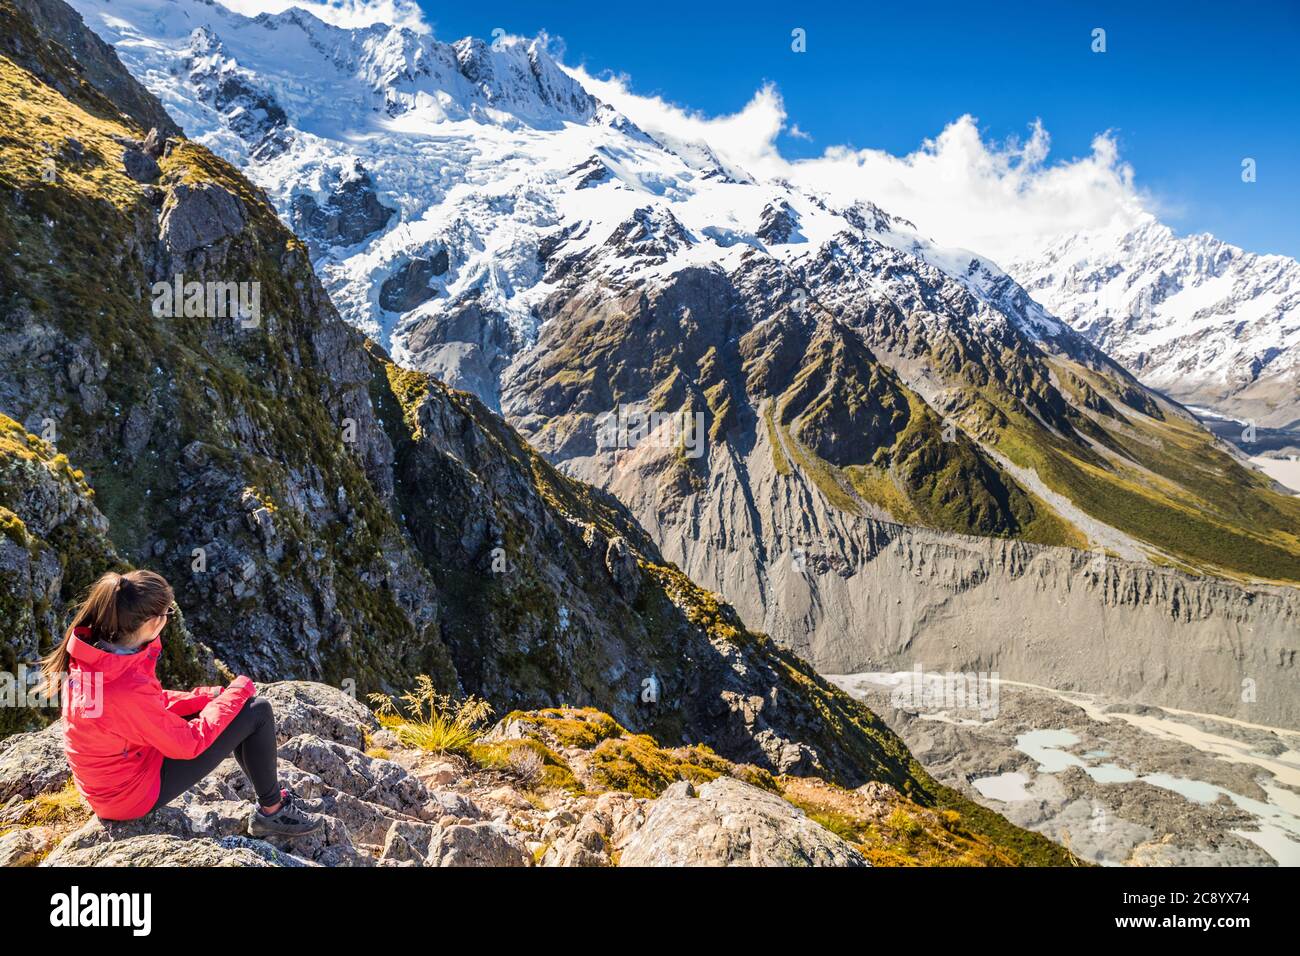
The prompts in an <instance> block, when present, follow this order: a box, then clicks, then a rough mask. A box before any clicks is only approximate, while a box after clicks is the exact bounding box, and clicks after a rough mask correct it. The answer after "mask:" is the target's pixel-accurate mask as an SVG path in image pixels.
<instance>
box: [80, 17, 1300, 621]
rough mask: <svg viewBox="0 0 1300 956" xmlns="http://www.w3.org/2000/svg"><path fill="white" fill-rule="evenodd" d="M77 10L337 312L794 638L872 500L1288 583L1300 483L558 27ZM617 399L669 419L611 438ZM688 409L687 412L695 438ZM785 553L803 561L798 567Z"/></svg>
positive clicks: (894, 510) (825, 613)
mask: <svg viewBox="0 0 1300 956" xmlns="http://www.w3.org/2000/svg"><path fill="white" fill-rule="evenodd" d="M74 5H75V6H76V7H77V9H78V10H79V11H80V12H81V13H82V14H83V16H85V18H86V21H87V23H88V25H89V26H90V27H91V28H92V29H94V30H96V31H99V32H100V33H101V34H102V35H103V36H104V38H105V39H107V40H108V41H109V42H111V43H113V44H114V45H115V46H116V48H117V50H118V53H119V55H120V56H121V57H122V59H123V61H124V62H125V63H126V65H127V66H128V67H129V68H130V69H131V70H132V72H133V73H134V74H135V75H136V76H137V77H138V78H139V79H141V80H142V81H143V82H144V83H145V84H146V85H147V86H148V87H149V88H150V89H151V90H152V91H153V92H155V93H156V94H157V95H158V96H159V97H160V98H161V99H162V100H163V102H164V103H165V104H166V105H167V107H168V109H169V110H171V111H172V113H173V115H175V117H176V118H177V119H178V120H179V122H180V123H181V124H182V126H183V127H184V128H185V130H186V132H187V133H188V135H190V136H191V137H192V138H194V139H196V140H197V141H199V142H200V143H202V144H204V145H206V146H208V147H209V148H211V149H212V150H214V151H215V152H218V153H220V154H222V155H224V156H226V157H227V158H230V159H232V160H234V161H236V162H238V163H240V164H241V165H242V166H243V169H244V171H245V173H246V174H247V176H248V177H249V178H250V179H252V180H253V181H254V182H256V183H257V184H258V185H260V186H261V187H262V188H263V189H265V190H266V192H267V194H268V195H269V197H270V198H271V200H272V202H273V203H274V204H275V206H276V208H277V210H278V211H279V213H280V215H281V216H282V217H283V218H284V219H285V220H286V221H287V222H288V223H289V224H290V225H291V226H292V227H293V228H294V231H295V232H296V233H298V235H300V236H301V237H303V239H304V240H305V241H306V242H307V243H308V246H309V247H310V249H311V252H312V258H313V261H314V262H315V265H316V269H317V272H318V273H319V274H320V276H321V278H322V280H323V281H324V283H325V284H326V286H327V288H328V290H329V292H330V296H331V299H332V300H333V302H334V304H335V305H336V306H337V307H338V309H339V310H340V311H341V312H342V314H343V315H344V317H345V318H347V319H348V320H349V321H350V322H352V323H353V324H354V325H356V326H358V327H360V328H361V329H363V330H365V331H366V332H367V333H368V334H370V335H372V336H373V337H374V338H376V339H377V340H379V341H380V342H381V343H382V344H384V345H385V346H386V347H387V348H388V349H389V351H390V353H391V354H392V356H393V358H394V359H396V360H397V361H399V362H401V363H403V364H406V365H409V366H413V367H416V368H419V369H422V370H425V371H429V372H432V373H434V374H435V375H436V376H437V377H439V378H441V379H443V380H445V381H446V382H448V383H449V384H451V385H453V386H455V387H458V388H463V389H467V390H470V391H473V392H476V393H477V394H478V395H479V396H480V397H481V398H483V399H484V400H485V401H486V402H487V403H488V404H489V405H491V406H492V407H493V408H495V409H497V410H500V411H501V412H502V413H503V414H504V416H505V417H506V418H507V419H508V420H509V421H510V423H511V424H513V425H514V426H515V427H516V428H518V429H519V430H520V431H521V432H522V433H524V435H525V437H526V438H528V439H529V441H530V442H531V443H532V444H533V445H534V447H536V448H537V449H538V450H539V451H541V452H542V454H543V455H545V456H546V457H547V458H549V459H550V460H551V461H552V462H553V463H555V464H557V465H558V466H560V467H561V468H563V469H564V470H565V471H566V472H568V473H569V474H571V475H574V476H577V477H581V478H584V479H586V480H588V481H590V482H592V483H593V484H596V485H598V486H601V487H604V488H607V489H609V490H611V491H613V492H614V493H615V494H616V495H617V496H618V497H620V498H621V499H622V500H623V502H624V503H625V504H626V505H627V506H628V507H629V508H631V509H632V511H633V513H634V514H635V515H636V516H637V517H638V519H640V520H641V521H642V523H643V524H644V525H645V526H646V527H647V529H649V530H650V532H651V533H652V535H654V537H655V538H656V540H657V542H658V543H659V544H660V546H661V547H662V548H663V550H664V552H665V554H667V555H668V556H669V557H670V558H671V559H672V560H674V561H677V562H678V563H679V564H680V565H681V566H682V567H683V568H684V569H685V570H686V571H687V572H688V573H690V574H691V575H692V576H693V577H695V578H696V579H697V580H699V581H701V582H702V583H704V584H706V585H707V586H709V587H712V588H715V589H717V590H719V591H721V592H722V593H723V594H725V595H727V596H728V597H729V598H731V599H732V600H733V601H735V602H736V603H737V604H738V606H740V607H741V608H742V610H743V611H744V613H745V614H746V616H747V618H748V619H749V620H750V621H751V622H753V623H755V624H760V625H761V626H762V627H763V628H764V629H766V630H768V631H770V632H772V633H775V634H779V635H783V636H785V637H787V638H789V640H790V641H791V642H796V641H801V640H806V639H807V635H808V634H810V633H818V634H822V635H830V636H834V635H844V634H850V633H852V634H856V633H857V632H858V629H859V628H860V626H861V625H860V620H859V619H860V617H861V612H862V609H861V608H860V607H858V605H857V604H856V603H855V600H856V598H854V597H853V595H852V594H851V593H850V592H849V591H847V590H846V588H847V587H848V585H847V584H846V582H847V581H850V580H861V581H865V580H866V577H860V575H866V576H868V577H869V576H870V575H874V574H878V573H885V572H882V571H880V569H881V568H892V569H893V570H889V571H888V572H887V574H886V577H888V576H889V575H892V574H893V573H894V571H896V570H897V567H896V566H895V564H894V563H891V562H896V561H897V560H898V559H899V554H902V553H904V552H891V553H890V554H891V556H890V557H889V558H888V559H887V560H884V559H882V560H884V563H882V564H880V565H879V566H876V565H874V564H873V562H875V561H876V559H877V558H878V557H880V556H881V554H882V549H883V548H884V547H885V546H886V543H887V542H889V541H891V540H895V539H894V537H893V536H894V535H897V534H898V533H899V531H898V530H897V528H898V525H897V524H895V525H892V526H891V530H882V529H881V526H880V525H879V524H878V522H881V521H892V522H897V523H899V524H903V525H921V526H925V527H926V528H927V529H929V530H930V531H931V532H933V533H935V534H941V535H949V537H948V538H944V539H943V541H944V543H943V544H942V545H940V548H941V549H944V548H950V547H954V546H956V545H954V544H952V542H953V541H955V540H968V539H967V538H965V537H960V538H952V537H951V534H952V533H953V532H958V533H960V535H961V536H982V537H1006V538H1017V539H1020V540H1022V541H1026V542H1033V543H1037V544H1049V545H1066V546H1070V547H1074V548H1097V549H1104V550H1105V551H1106V552H1110V553H1114V554H1118V555H1120V556H1122V557H1125V558H1132V559H1137V560H1142V559H1146V558H1151V559H1154V560H1158V561H1160V562H1162V563H1166V564H1175V565H1177V566H1181V567H1191V568H1198V569H1202V570H1215V571H1218V570H1227V571H1230V572H1232V573H1236V574H1241V575H1244V576H1249V577H1254V578H1257V579H1258V578H1262V579H1268V580H1274V581H1279V580H1280V581H1295V580H1300V560H1297V557H1296V554H1295V553H1294V551H1293V550H1292V548H1293V544H1294V542H1293V539H1292V538H1289V537H1287V536H1285V534H1282V533H1280V532H1278V533H1275V532H1277V529H1279V528H1282V527H1286V526H1288V525H1289V524H1290V525H1293V524H1294V520H1295V517H1293V516H1292V513H1291V511H1290V509H1294V508H1295V507H1297V505H1296V503H1295V502H1294V501H1292V500H1291V499H1290V498H1289V497H1287V498H1283V497H1282V496H1279V495H1276V494H1275V493H1274V492H1273V491H1272V490H1271V488H1270V486H1269V482H1268V481H1267V479H1265V478H1264V477H1263V476H1262V475H1259V474H1257V473H1253V472H1250V471H1248V470H1246V469H1244V468H1243V467H1242V466H1241V464H1240V462H1239V461H1238V460H1237V459H1235V458H1233V457H1232V456H1231V455H1230V454H1229V453H1228V452H1227V451H1226V450H1225V449H1224V447H1223V446H1221V445H1219V444H1217V443H1216V442H1215V441H1214V439H1213V438H1212V437H1211V436H1210V435H1209V434H1208V433H1205V432H1204V431H1203V430H1201V429H1200V428H1199V426H1198V425H1197V424H1196V422H1195V421H1194V420H1193V418H1192V417H1191V416H1189V415H1188V414H1187V413H1186V412H1185V411H1184V410H1183V409H1181V408H1180V407H1178V406H1176V405H1174V404H1172V403H1170V402H1168V401H1166V400H1164V399H1163V398H1162V397H1161V396H1159V395H1156V394H1153V393H1152V392H1150V391H1148V390H1147V389H1146V388H1144V387H1143V386H1142V385H1141V384H1140V383H1139V382H1138V380H1137V379H1135V378H1134V377H1133V376H1132V375H1131V374H1130V373H1129V372H1127V371H1125V370H1124V369H1123V368H1122V367H1120V366H1119V365H1118V364H1116V363H1115V362H1114V361H1112V359H1110V358H1109V357H1108V356H1107V355H1106V354H1105V353H1104V352H1103V351H1102V350H1101V349H1099V348H1097V347H1096V346H1094V345H1093V344H1091V343H1090V342H1088V341H1087V339H1086V338H1084V337H1083V336H1082V335H1080V334H1079V333H1077V332H1076V331H1074V330H1073V329H1072V328H1070V326H1069V325H1068V324H1066V323H1065V322H1062V321H1060V320H1058V319H1057V318H1055V317H1054V316H1053V315H1052V314H1051V312H1050V311H1049V310H1048V309H1046V308H1044V307H1043V305H1042V304H1040V303H1039V302H1036V301H1035V300H1034V299H1033V298H1031V296H1030V294H1029V293H1028V292H1026V290H1025V288H1023V287H1022V286H1021V285H1019V284H1018V283H1017V282H1016V281H1015V279H1013V278H1012V276H1011V275H1008V274H1007V273H1005V272H1004V271H1002V270H1001V269H1000V268H998V266H996V265H994V264H993V263H992V262H990V261H989V260H987V259H985V258H982V257H981V256H979V255H976V254H974V253H972V252H969V251H966V250H961V249H949V248H942V247H939V246H937V245H936V244H934V243H933V242H931V241H929V240H928V239H927V238H926V237H925V236H924V235H922V234H921V233H920V232H919V231H918V230H917V229H916V228H915V227H914V226H913V225H912V224H911V223H909V222H907V221H905V220H903V219H901V218H899V217H897V216H893V215H891V214H890V213H889V212H887V211H885V210H881V209H880V208H878V207H876V206H874V205H872V204H871V203H869V202H866V201H858V202H854V203H851V204H848V205H845V204H844V203H843V202H839V203H837V202H834V201H831V200H830V199H828V198H827V197H826V196H825V195H823V194H820V193H818V192H816V191H813V190H809V189H806V188H800V187H795V186H793V185H791V184H790V183H789V182H786V181H784V180H781V179H759V178H756V177H755V176H753V175H751V174H750V171H747V170H744V169H738V168H735V166H734V165H733V164H730V163H725V162H723V161H721V160H720V159H719V157H718V155H717V153H716V152H715V151H714V150H711V149H710V148H709V147H708V145H707V144H704V143H692V142H682V141H676V140H673V141H668V140H665V139H660V138H656V137H655V136H652V135H650V134H648V133H647V132H645V131H644V130H642V129H640V128H638V127H637V126H636V124H634V123H633V122H631V121H630V120H629V119H628V118H627V117H626V116H624V115H622V114H620V113H619V112H618V111H616V110H614V109H612V108H611V107H609V106H608V105H607V104H604V103H602V102H600V101H598V100H597V99H595V98H594V97H593V96H591V95H590V94H589V93H588V92H587V91H586V90H585V89H584V88H583V87H582V85H581V84H580V83H579V82H578V81H577V80H576V79H575V78H574V77H573V76H571V75H570V74H569V73H567V72H566V71H565V70H564V69H563V68H562V67H561V66H560V65H559V64H558V63H557V62H556V61H555V60H554V59H553V58H552V57H551V56H550V55H549V54H548V52H547V43H546V41H545V38H538V39H534V40H531V41H526V40H520V39H511V38H508V37H502V38H501V39H500V40H498V41H496V42H494V43H493V44H490V45H488V44H484V43H483V42H481V41H477V40H472V39H465V40H459V41H457V42H455V43H450V44H449V43H444V42H441V41H439V40H437V39H434V38H433V37H431V36H429V35H427V34H421V33H414V32H411V31H409V30H403V29H400V28H394V27H388V26H383V25H375V26H371V27H367V28H364V29H342V28H338V27H334V26H330V25H327V24H325V23H322V22H321V21H319V20H317V19H316V18H314V17H312V16H311V15H309V14H306V13H304V12H302V11H300V10H289V11H287V12H285V13H282V14H277V15H266V14H263V15H261V16H258V17H256V18H248V17H243V16H239V15H237V14H234V13H232V12H230V11H229V10H227V9H225V8H224V7H221V6H219V5H217V4H215V3H212V2H210V0H75V2H74ZM616 411H617V412H618V414H619V415H620V416H622V415H623V414H624V413H626V412H629V411H630V412H631V413H633V414H636V415H649V414H650V413H653V414H654V415H655V416H657V417H656V418H655V419H654V421H656V422H657V423H658V425H656V428H658V426H659V425H662V426H663V428H664V429H666V431H663V432H659V433H657V439H658V440H655V441H651V440H649V439H650V437H651V434H650V432H643V431H642V430H641V429H640V428H639V427H638V426H635V425H634V426H633V428H632V432H633V433H634V434H635V436H636V437H635V438H633V439H632V440H631V441H630V443H627V444H623V443H621V439H620V444H618V445H616V446H615V447H610V446H608V445H606V444H604V443H602V440H601V436H600V424H599V423H600V422H602V421H603V420H605V416H607V415H608V414H609V413H611V412H616ZM697 417H698V418H697ZM688 419H690V420H698V421H700V422H701V425H700V431H701V432H702V433H704V434H706V435H707V441H705V442H703V443H702V444H703V445H704V446H707V447H703V448H701V443H699V442H696V443H695V444H693V445H692V447H691V448H690V449H689V453H687V451H688V450H687V449H686V448H685V446H684V443H683V436H682V435H676V436H674V435H673V434H672V430H673V428H675V427H678V426H679V425H680V424H681V423H683V422H686V421H687V420H688ZM694 437H695V438H696V439H698V438H699V437H700V436H699V435H695V436H694ZM642 439H645V440H644V441H642ZM697 451H699V452H701V453H700V454H699V455H695V452H697ZM1193 488H1194V489H1195V498H1196V500H1197V501H1198V502H1200V508H1199V510H1198V511H1196V512H1194V513H1191V512H1188V511H1187V509H1186V504H1185V502H1186V500H1188V499H1189V498H1191V497H1193V495H1192V492H1191V491H1190V489H1193ZM1247 516H1248V517H1247ZM1296 517H1300V515H1297V516H1296ZM1189 529H1190V530H1189ZM796 550H797V551H799V552H801V553H808V554H811V555H812V559H811V563H807V562H805V563H803V564H801V565H800V566H799V567H798V568H797V569H796V570H791V564H790V561H789V560H788V555H789V554H790V553H792V552H794V551H796ZM907 553H910V552H907ZM909 560H910V559H909ZM1009 560H1010V563H1011V564H1012V565H1015V566H1017V567H1018V566H1019V560H1020V559H1019V558H1013V559H1009ZM868 566H871V568H872V569H871V570H868ZM809 569H811V570H809ZM805 571H806V572H807V574H806V575H805ZM916 573H917V574H919V573H920V572H919V571H918V572H916ZM913 576H914V575H912V574H911V572H908V579H909V580H910V579H911V577H913ZM976 577H977V578H978V579H979V580H981V581H982V580H989V578H988V577H987V572H981V573H980V574H977V575H976ZM900 580H901V579H900ZM972 580H974V579H972ZM864 586H867V585H864ZM897 586H898V582H897V581H893V580H892V579H891V580H888V581H887V580H885V579H884V578H881V579H880V580H878V581H876V582H875V583H874V584H871V585H869V587H870V588H873V589H874V588H883V589H885V590H886V591H888V590H889V589H891V588H896V587H897ZM788 592H789V593H797V595H802V597H797V599H793V600H791V599H789V593H788ZM882 593H883V592H882ZM782 595H786V598H784V599H783V598H782V597H781V596H782ZM926 617H927V614H926V613H924V612H918V616H917V617H916V618H913V617H911V616H910V614H905V615H903V617H900V619H899V622H898V624H899V627H900V628H901V630H900V631H899V632H898V633H899V634H900V635H902V634H903V633H904V632H905V631H907V630H908V629H909V628H911V627H912V623H913V622H914V621H921V620H924V619H925V618H926ZM835 639H836V640H838V639H839V637H835ZM900 640H902V641H904V644H903V645H900V646H905V643H906V640H905V639H904V638H902V637H900Z"/></svg>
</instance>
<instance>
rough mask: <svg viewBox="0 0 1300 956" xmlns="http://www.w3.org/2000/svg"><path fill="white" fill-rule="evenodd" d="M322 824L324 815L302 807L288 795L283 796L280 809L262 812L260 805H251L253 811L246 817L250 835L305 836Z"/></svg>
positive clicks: (323, 823)
mask: <svg viewBox="0 0 1300 956" xmlns="http://www.w3.org/2000/svg"><path fill="white" fill-rule="evenodd" d="M324 825H325V818H324V817H322V816H320V815H319V814H316V813H309V812H308V811H306V810H304V809H302V807H301V806H300V805H299V804H298V802H297V801H296V800H294V799H293V797H292V795H290V796H288V797H286V798H285V800H284V802H283V804H282V805H281V807H280V809H279V810H276V811H275V813H263V812H262V808H261V807H253V812H252V814H251V815H250V816H249V818H248V835H249V836H252V837H266V836H281V837H296V836H305V835H306V834H308V833H315V832H316V831H317V830H319V829H320V828H321V827H322V826H324Z"/></svg>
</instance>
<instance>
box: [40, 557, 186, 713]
mask: <svg viewBox="0 0 1300 956" xmlns="http://www.w3.org/2000/svg"><path fill="white" fill-rule="evenodd" d="M175 599H176V596H175V594H173V593H172V588H171V585H170V584H168V583H167V579H166V578H164V577H163V576H162V575H161V574H156V573H155V572H153V571H131V572H129V573H127V574H118V573H117V572H115V571H110V572H108V573H107V574H105V575H102V576H101V577H100V578H99V580H98V581H96V582H95V583H94V584H92V585H91V586H90V589H89V590H88V591H87V592H86V596H85V598H84V599H83V600H82V602H81V604H80V605H79V606H78V607H77V611H76V613H75V614H74V615H73V616H72V623H70V624H69V625H68V629H67V630H66V631H65V632H64V634H63V640H62V641H60V642H59V646H58V647H56V648H55V649H54V650H53V651H51V652H50V653H49V654H48V655H47V656H46V657H44V658H42V660H41V673H42V676H43V677H44V685H43V687H44V693H45V694H46V695H47V696H49V697H54V696H55V695H57V694H58V693H59V683H60V681H61V680H62V679H63V675H64V674H66V673H67V670H68V643H69V642H70V641H71V640H72V635H73V633H74V632H75V631H76V630H77V629H78V628H83V627H84V628H89V629H90V641H91V642H94V641H106V642H108V643H110V644H117V643H120V642H121V641H122V639H123V638H126V637H129V636H130V635H132V634H134V633H135V632H136V631H138V630H139V629H140V627H141V625H143V624H144V622H145V621H147V620H149V619H150V618H152V617H162V616H163V615H165V614H166V613H167V609H168V608H170V607H171V606H172V602H173V601H174V600H175Z"/></svg>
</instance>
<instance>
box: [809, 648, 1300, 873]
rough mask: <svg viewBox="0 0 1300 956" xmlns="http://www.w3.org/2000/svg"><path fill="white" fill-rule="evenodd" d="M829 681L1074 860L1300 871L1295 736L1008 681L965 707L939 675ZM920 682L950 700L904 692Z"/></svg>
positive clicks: (957, 782)
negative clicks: (1064, 848)
mask: <svg viewBox="0 0 1300 956" xmlns="http://www.w3.org/2000/svg"><path fill="white" fill-rule="evenodd" d="M828 679H829V680H831V681H832V682H833V683H835V684H837V685H838V686H840V687H841V688H843V689H844V690H845V691H847V692H848V693H850V694H851V695H853V696H854V697H856V698H857V699H859V700H861V701H863V702H864V703H866V704H867V705H868V706H870V707H871V708H872V709H873V710H875V711H876V712H877V713H879V714H880V715H881V717H882V718H884V720H885V721H886V722H887V723H888V724H889V726H890V727H891V728H892V729H893V730H894V731H895V732H897V733H898V734H899V735H900V736H902V737H903V739H904V740H905V741H906V743H907V745H908V747H909V748H910V749H911V750H912V752H913V753H914V754H915V755H916V757H917V759H918V760H920V761H921V763H922V764H923V765H924V766H925V768H926V769H927V770H928V771H930V773H932V774H933V775H934V776H935V777H936V778H937V779H939V780H940V781H942V782H944V783H946V784H948V785H949V786H952V787H954V788H956V789H958V790H960V791H961V792H962V793H964V794H966V795H967V796H969V797H971V798H972V799H974V800H976V801H978V802H980V803H982V804H984V805H985V806H988V807H989V808H991V809H994V810H996V811H997V812H999V813H1001V814H1003V815H1004V816H1006V817H1007V818H1008V819H1009V820H1011V821H1013V822H1014V823H1017V824H1019V825H1020V826H1023V827H1026V828H1028V829H1031V830H1035V831H1037V832H1039V833H1042V834H1043V835H1045V836H1048V837H1050V838H1051V839H1053V840H1058V841H1060V842H1061V843H1063V844H1065V845H1066V846H1068V847H1070V848H1071V850H1073V851H1074V852H1075V853H1077V854H1078V855H1079V856H1080V857H1083V858H1086V859H1088V860H1092V861H1094V862H1097V863H1101V864H1103V865H1145V866H1162V865H1163V866H1170V865H1173V866H1189V865H1204V866H1269V865H1283V866H1297V865H1300V733H1297V732H1296V731H1289V730H1281V729H1276V728H1272V727H1265V726H1262V725H1258V724H1250V723H1245V722H1242V721H1235V720H1230V719H1227V718H1223V717H1216V716H1210V715H1204V714H1196V713H1191V712H1188V711H1180V710H1170V709H1162V708H1157V707H1147V706H1143V705H1134V704H1127V703H1123V702H1120V701H1117V700H1114V699H1108V698H1106V697H1102V696H1097V695H1090V694H1079V693H1073V692H1065V691H1057V690H1053V689H1051V688H1046V687H1039V686H1036V685H1030V684H1019V683H1014V682H1010V681H990V682H989V683H988V684H987V685H984V686H982V687H981V690H980V693H979V699H978V702H977V701H976V698H975V695H974V694H973V693H972V694H969V695H967V696H966V697H965V699H964V700H963V699H962V697H961V696H960V695H954V694H953V693H952V692H951V688H952V687H954V686H959V685H954V683H953V682H952V681H946V685H945V675H939V674H927V675H925V677H924V678H923V680H924V681H925V682H927V683H921V682H920V681H918V675H914V674H912V673H909V672H904V673H872V674H850V675H841V676H830V675H828ZM966 683H967V686H971V687H972V688H973V685H970V683H969V681H967V682H966ZM922 686H923V687H926V688H929V689H930V690H931V691H940V692H941V691H942V690H943V689H944V686H947V687H948V688H949V693H948V694H947V696H944V695H943V694H942V693H928V694H926V695H925V696H923V695H921V694H916V693H912V694H911V695H910V696H909V695H908V693H907V692H908V691H909V689H911V688H914V687H922ZM917 703H919V704H920V705H921V706H917ZM976 703H978V706H976ZM895 705H901V706H895ZM950 705H951V706H950ZM990 705H991V706H990Z"/></svg>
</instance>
